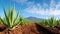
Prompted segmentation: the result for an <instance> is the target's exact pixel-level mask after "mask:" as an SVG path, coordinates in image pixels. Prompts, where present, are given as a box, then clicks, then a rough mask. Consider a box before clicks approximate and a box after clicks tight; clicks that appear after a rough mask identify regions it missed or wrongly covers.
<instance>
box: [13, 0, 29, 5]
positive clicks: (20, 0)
mask: <svg viewBox="0 0 60 34" xmlns="http://www.w3.org/2000/svg"><path fill="white" fill-rule="evenodd" d="M13 1H15V2H17V3H20V4H22V5H23V4H25V3H26V2H27V1H28V0H13Z"/></svg>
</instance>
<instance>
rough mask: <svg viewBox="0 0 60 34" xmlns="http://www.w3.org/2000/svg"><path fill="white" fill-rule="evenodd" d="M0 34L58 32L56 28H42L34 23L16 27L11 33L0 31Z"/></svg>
mask: <svg viewBox="0 0 60 34" xmlns="http://www.w3.org/2000/svg"><path fill="white" fill-rule="evenodd" d="M3 27H4V26H3ZM1 28H2V27H1ZM5 28H6V27H5ZM2 30H3V29H2ZM0 34H59V30H58V29H56V28H51V27H44V26H41V25H38V24H36V23H32V24H28V25H23V26H17V27H16V28H15V29H14V30H11V31H9V30H8V29H7V28H6V29H4V30H3V31H1V32H0Z"/></svg>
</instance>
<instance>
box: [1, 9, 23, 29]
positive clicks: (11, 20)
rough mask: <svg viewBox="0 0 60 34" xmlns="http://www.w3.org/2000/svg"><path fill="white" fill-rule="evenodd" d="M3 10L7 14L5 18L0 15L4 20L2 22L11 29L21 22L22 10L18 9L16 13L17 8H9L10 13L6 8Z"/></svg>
mask: <svg viewBox="0 0 60 34" xmlns="http://www.w3.org/2000/svg"><path fill="white" fill-rule="evenodd" d="M3 10H4V15H5V16H4V18H3V19H2V18H1V17H0V21H1V22H2V24H4V25H6V26H7V27H8V28H9V29H13V28H14V27H16V26H17V25H19V24H20V23H21V21H22V18H20V17H21V15H20V12H19V11H18V13H17V15H16V12H15V8H12V9H11V10H10V8H9V10H8V13H7V11H6V10H5V9H4V8H3Z"/></svg>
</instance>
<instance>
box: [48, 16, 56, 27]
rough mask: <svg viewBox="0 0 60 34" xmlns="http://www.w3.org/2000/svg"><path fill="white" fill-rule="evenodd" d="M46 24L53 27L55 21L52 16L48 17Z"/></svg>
mask: <svg viewBox="0 0 60 34" xmlns="http://www.w3.org/2000/svg"><path fill="white" fill-rule="evenodd" d="M48 25H49V26H51V27H54V26H56V25H57V21H56V19H55V18H54V17H51V18H50V19H48Z"/></svg>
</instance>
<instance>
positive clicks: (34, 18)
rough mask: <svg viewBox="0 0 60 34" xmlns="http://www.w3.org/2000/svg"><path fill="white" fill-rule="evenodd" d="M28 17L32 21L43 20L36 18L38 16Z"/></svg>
mask: <svg viewBox="0 0 60 34" xmlns="http://www.w3.org/2000/svg"><path fill="white" fill-rule="evenodd" d="M27 19H28V20H30V21H34V22H38V21H40V20H43V19H41V18H36V17H27Z"/></svg>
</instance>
